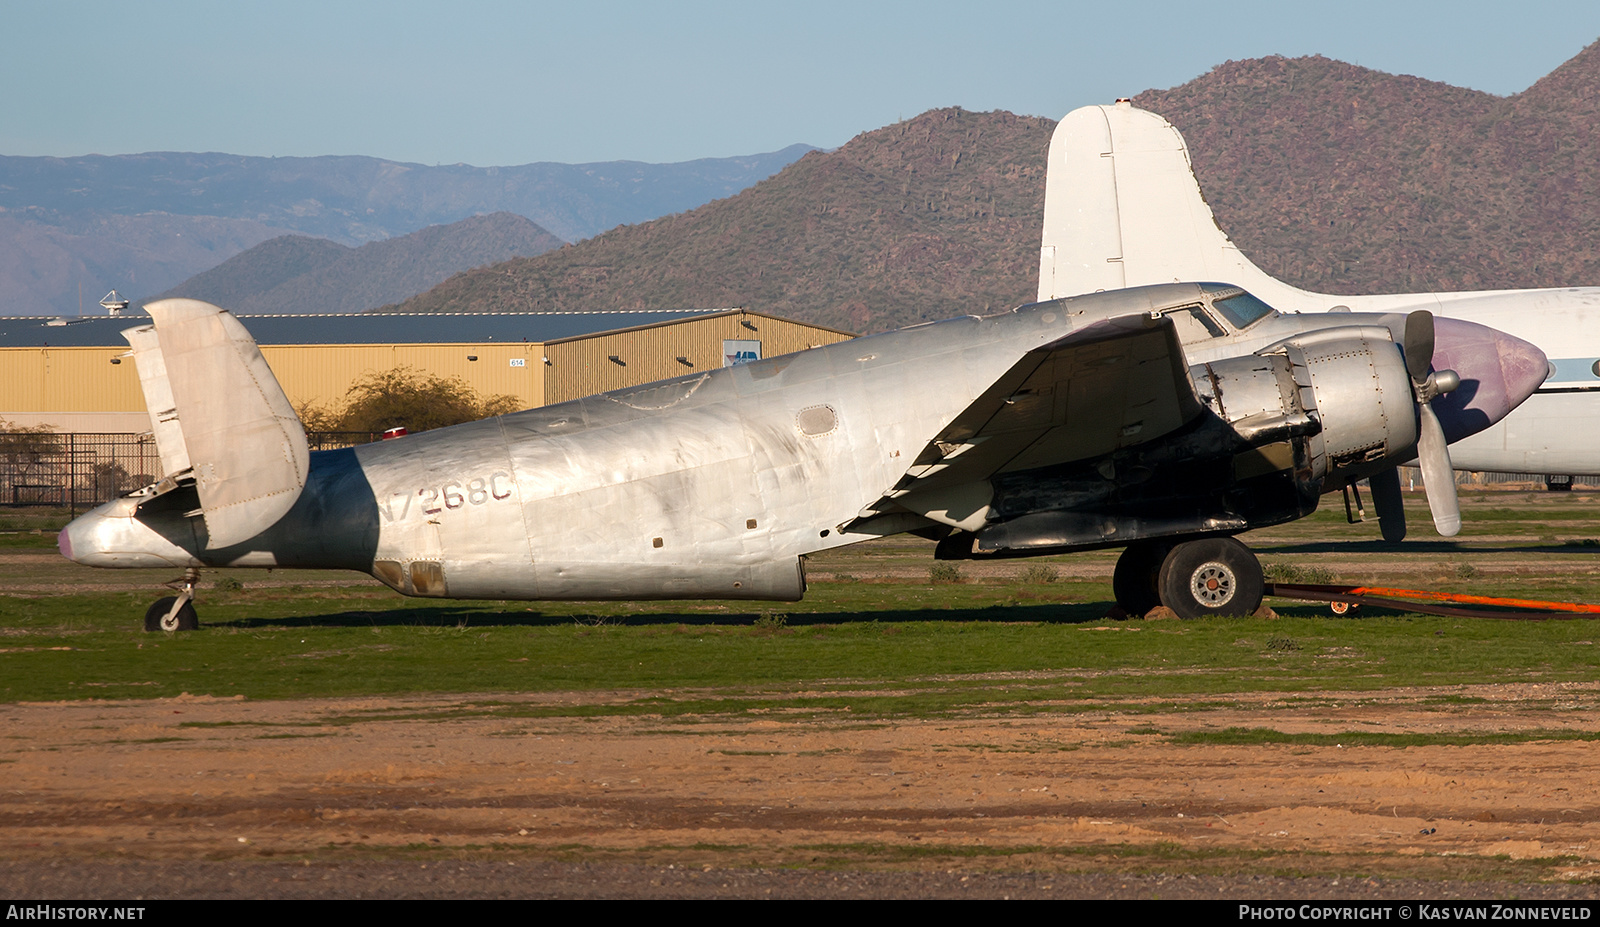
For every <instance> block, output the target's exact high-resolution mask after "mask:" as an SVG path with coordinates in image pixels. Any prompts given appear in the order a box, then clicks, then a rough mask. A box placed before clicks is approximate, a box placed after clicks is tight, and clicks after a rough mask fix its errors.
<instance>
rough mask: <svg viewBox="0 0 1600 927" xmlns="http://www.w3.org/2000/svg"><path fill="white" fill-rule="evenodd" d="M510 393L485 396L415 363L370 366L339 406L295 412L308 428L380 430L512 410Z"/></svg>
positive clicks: (447, 422) (453, 422) (311, 405)
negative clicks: (377, 368) (373, 368)
mask: <svg viewBox="0 0 1600 927" xmlns="http://www.w3.org/2000/svg"><path fill="white" fill-rule="evenodd" d="M520 405H521V404H520V403H519V402H518V400H517V397H515V396H492V397H489V398H484V397H482V396H480V395H478V393H477V391H476V390H474V389H473V388H472V387H471V386H469V385H468V384H467V381H465V380H463V379H461V378H460V377H451V378H449V379H445V378H443V377H440V376H437V375H435V374H431V373H424V372H423V371H420V370H417V369H416V368H414V367H407V366H400V367H395V368H393V369H391V370H385V371H371V372H369V373H367V374H365V375H363V376H362V377H361V378H360V379H359V380H357V381H356V382H355V384H354V385H353V386H351V387H350V389H349V390H348V391H346V393H345V401H344V406H343V408H341V409H339V410H338V411H333V410H330V409H326V408H323V407H322V406H319V405H316V404H315V403H306V404H304V405H302V406H301V407H300V408H299V409H297V410H296V411H298V412H299V413H300V421H301V423H302V424H304V425H305V427H306V430H307V431H364V432H369V433H379V432H382V431H384V430H385V429H388V428H393V427H396V426H400V425H403V426H405V428H406V429H407V430H408V431H414V432H415V431H427V430H429V429H432V428H443V427H445V426H446V425H459V424H461V423H462V422H475V421H477V420H478V419H481V418H488V417H489V416H491V415H504V414H506V413H507V412H515V411H517V409H518V408H519V407H520Z"/></svg>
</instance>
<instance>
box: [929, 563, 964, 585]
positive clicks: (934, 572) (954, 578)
mask: <svg viewBox="0 0 1600 927" xmlns="http://www.w3.org/2000/svg"><path fill="white" fill-rule="evenodd" d="M928 582H930V583H959V582H961V568H960V567H958V566H956V565H955V564H953V563H935V564H934V565H933V566H931V567H929V568H928Z"/></svg>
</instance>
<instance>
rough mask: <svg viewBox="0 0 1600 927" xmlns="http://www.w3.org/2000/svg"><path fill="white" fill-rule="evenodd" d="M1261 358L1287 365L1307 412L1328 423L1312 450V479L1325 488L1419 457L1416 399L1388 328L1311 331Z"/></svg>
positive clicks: (1400, 354)
mask: <svg viewBox="0 0 1600 927" xmlns="http://www.w3.org/2000/svg"><path fill="white" fill-rule="evenodd" d="M1263 354H1264V355H1268V356H1270V355H1271V354H1281V355H1282V356H1283V357H1285V358H1286V359H1287V360H1288V362H1289V366H1290V376H1291V377H1292V378H1293V380H1294V383H1295V386H1296V387H1297V388H1298V389H1299V393H1300V404H1301V406H1302V408H1304V409H1305V410H1306V411H1307V412H1309V413H1311V414H1312V415H1314V416H1315V417H1316V419H1317V420H1318V421H1319V422H1321V424H1322V428H1321V429H1320V430H1319V431H1318V433H1317V434H1316V435H1314V436H1312V438H1311V441H1310V447H1309V450H1310V453H1311V470H1312V475H1313V476H1314V477H1316V478H1318V479H1322V480H1324V485H1327V486H1329V487H1330V488H1331V487H1333V486H1338V485H1341V484H1343V483H1344V482H1345V481H1347V480H1350V479H1359V478H1362V477H1367V476H1371V475H1372V474H1374V473H1378V472H1379V471H1382V470H1385V469H1388V468H1390V467H1393V466H1395V465H1396V464H1398V463H1400V462H1401V461H1403V460H1406V459H1408V458H1410V457H1411V456H1413V455H1414V454H1415V452H1416V447H1417V434H1418V432H1417V405H1416V393H1415V391H1414V389H1413V387H1412V384H1411V376H1410V374H1408V373H1407V372H1406V362H1405V355H1404V354H1403V353H1402V352H1401V350H1400V346H1399V345H1397V344H1395V342H1394V336H1393V335H1392V334H1391V333H1390V331H1389V329H1387V328H1383V327H1379V326H1351V327H1345V328H1328V329H1323V330H1321V331H1315V332H1307V333H1306V334H1304V335H1300V336H1297V337H1295V338H1293V339H1290V340H1288V341H1285V342H1280V343H1279V344H1277V345H1274V346H1273V347H1271V348H1269V349H1267V350H1266V351H1264V352H1263Z"/></svg>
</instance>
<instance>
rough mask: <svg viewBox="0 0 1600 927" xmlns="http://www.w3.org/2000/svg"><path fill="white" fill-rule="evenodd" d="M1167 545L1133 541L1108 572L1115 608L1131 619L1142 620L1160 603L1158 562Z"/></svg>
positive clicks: (1166, 549) (1163, 557)
mask: <svg viewBox="0 0 1600 927" xmlns="http://www.w3.org/2000/svg"><path fill="white" fill-rule="evenodd" d="M1171 549H1172V548H1171V545H1169V544H1163V543H1161V542H1159V541H1134V542H1133V543H1132V544H1129V545H1128V547H1127V549H1126V550H1124V551H1123V552H1122V556H1120V557H1118V558H1117V567H1116V569H1115V570H1113V571H1112V573H1111V592H1112V594H1113V595H1115V596H1116V598H1117V607H1118V608H1120V609H1122V610H1123V611H1125V612H1127V613H1128V614H1129V615H1130V616H1131V617H1134V618H1143V617H1144V615H1145V613H1146V612H1148V611H1150V609H1152V608H1155V607H1156V606H1157V605H1160V604H1161V585H1160V580H1161V562H1162V561H1163V560H1165V559H1166V556H1167V551H1169V550H1171Z"/></svg>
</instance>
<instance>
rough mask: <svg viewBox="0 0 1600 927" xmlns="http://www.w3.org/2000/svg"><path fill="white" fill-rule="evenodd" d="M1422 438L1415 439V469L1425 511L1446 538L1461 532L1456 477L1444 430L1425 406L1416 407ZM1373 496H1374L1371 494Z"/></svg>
mask: <svg viewBox="0 0 1600 927" xmlns="http://www.w3.org/2000/svg"><path fill="white" fill-rule="evenodd" d="M1417 412H1418V418H1419V419H1420V421H1419V423H1418V424H1419V425H1421V431H1422V434H1421V435H1420V436H1419V437H1418V438H1417V465H1418V466H1420V467H1421V468H1422V479H1423V482H1424V483H1426V484H1427V490H1428V509H1429V510H1430V511H1432V512H1433V526H1434V527H1435V528H1437V529H1439V533H1440V534H1441V535H1443V536H1444V537H1447V538H1453V537H1455V536H1456V534H1457V533H1459V532H1460V531H1461V501H1460V500H1459V499H1457V498H1456V474H1455V470H1453V469H1452V468H1451V466H1450V446H1449V445H1448V444H1446V443H1445V440H1444V429H1443V428H1442V427H1440V425H1439V417H1438V416H1437V415H1434V414H1433V407H1432V406H1431V405H1429V404H1428V403H1426V402H1419V403H1417ZM1374 495H1376V493H1374Z"/></svg>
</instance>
